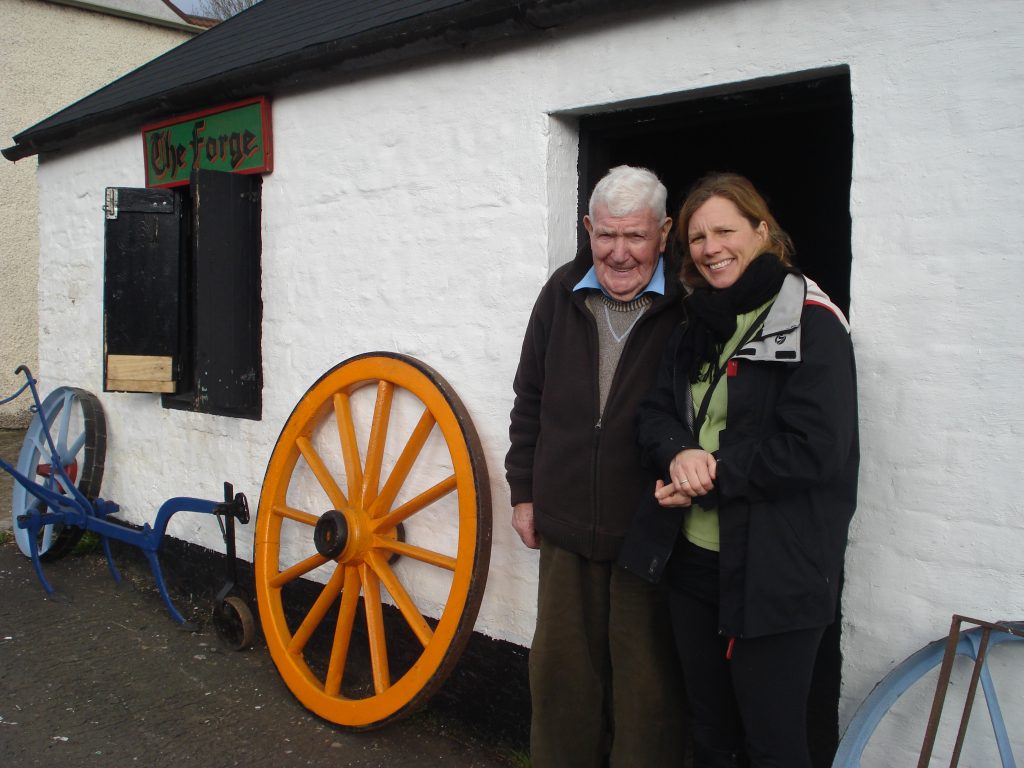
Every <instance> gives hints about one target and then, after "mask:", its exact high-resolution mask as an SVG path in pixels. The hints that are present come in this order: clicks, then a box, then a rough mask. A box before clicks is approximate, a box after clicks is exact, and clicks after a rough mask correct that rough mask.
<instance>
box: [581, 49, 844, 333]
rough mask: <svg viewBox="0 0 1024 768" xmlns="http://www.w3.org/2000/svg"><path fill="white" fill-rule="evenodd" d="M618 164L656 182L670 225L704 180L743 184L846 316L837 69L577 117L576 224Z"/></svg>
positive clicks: (802, 265) (841, 97)
mask: <svg viewBox="0 0 1024 768" xmlns="http://www.w3.org/2000/svg"><path fill="white" fill-rule="evenodd" d="M623 163H626V164H629V165H641V166H644V167H646V168H650V169H651V170H653V171H655V172H656V173H657V174H658V176H660V177H661V179H662V181H664V182H665V186H667V187H668V191H669V196H668V211H669V215H670V216H672V217H673V218H675V216H676V214H677V213H678V212H679V206H680V205H681V203H682V200H683V198H684V197H685V196H686V191H687V189H688V188H689V187H690V185H691V184H693V182H694V181H696V180H697V179H699V178H700V177H701V176H703V175H704V174H705V173H708V172H710V171H735V172H737V173H741V174H743V175H744V176H746V177H747V178H749V179H750V180H751V181H752V182H753V183H754V186H756V187H757V188H758V190H759V191H760V192H761V194H763V195H764V196H765V197H766V198H767V200H768V204H769V205H770V206H771V209H772V212H773V213H774V214H775V217H776V219H778V221H779V224H781V225H782V228H783V229H785V230H786V231H787V232H788V233H789V234H790V236H791V237H792V238H793V241H794V242H795V243H796V251H797V253H796V261H797V265H798V266H799V267H800V268H801V269H802V270H803V271H804V272H805V273H806V274H807V275H808V276H809V277H811V278H812V279H814V280H816V281H817V282H818V284H819V285H821V287H822V288H823V289H824V290H825V292H826V293H828V294H829V296H831V297H832V300H833V301H834V302H835V303H836V304H838V305H839V306H840V307H841V308H842V309H843V311H844V312H847V314H849V306H850V260H851V251H850V176H851V169H852V163H853V124H852V106H851V98H850V75H849V71H848V70H847V69H846V68H845V67H844V68H842V69H839V70H835V71H830V72H828V73H824V74H823V73H820V72H818V73H815V74H813V75H806V76H803V77H802V78H801V79H796V76H794V77H793V78H788V79H787V81H786V82H777V81H776V82H772V81H768V82H758V83H741V84H733V85H731V86H729V87H728V88H727V89H725V88H723V89H717V91H712V90H708V91H702V92H701V93H699V94H693V95H690V96H687V97H684V100H680V101H675V102H672V103H669V104H662V105H659V106H651V107H642V108H638V109H628V110H622V111H618V112H611V113H605V114H599V115H587V116H585V117H581V118H580V167H579V170H580V194H579V200H580V211H579V214H580V215H579V217H578V220H579V219H582V217H583V214H584V213H586V207H587V201H588V199H589V197H590V190H591V189H593V187H594V184H596V183H597V180H598V179H600V178H601V176H602V175H604V173H605V172H606V171H607V170H608V169H609V168H612V167H614V166H616V165H621V164H623ZM580 231H581V236H582V228H581V230H580Z"/></svg>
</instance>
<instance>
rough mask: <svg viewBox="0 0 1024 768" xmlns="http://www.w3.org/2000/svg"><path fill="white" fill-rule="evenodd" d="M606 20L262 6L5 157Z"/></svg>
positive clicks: (375, 6) (570, 11) (527, 11)
mask: <svg viewBox="0 0 1024 768" xmlns="http://www.w3.org/2000/svg"><path fill="white" fill-rule="evenodd" d="M648 4H652V3H643V2H633V3H630V4H629V5H630V8H628V9H627V10H628V11H632V12H634V13H635V11H636V9H637V7H638V6H641V5H648ZM613 11H619V12H620V13H621V12H623V8H622V5H620V4H619V3H616V2H615V0H262V2H259V3H257V4H255V5H253V6H252V7H250V8H248V9H247V10H245V11H243V12H242V13H240V14H238V15H237V16H234V17H232V18H230V19H227V20H226V21H223V22H221V23H220V24H218V25H217V26H215V27H213V28H212V29H210V30H207V31H206V32H203V33H202V34H200V35H197V36H196V37H194V38H192V39H191V40H188V41H186V42H184V43H182V44H181V45H179V46H178V47H176V48H173V49H171V50H170V51H168V52H167V53H165V54H163V55H162V56H159V57H158V58H156V59H154V60H153V61H150V62H149V63H147V64H144V65H143V66H141V67H139V68H138V69H136V70H134V71H133V72H130V73H128V74H127V75H125V76H124V77H121V78H120V79H118V80H115V81H114V82H112V83H110V84H109V85H106V86H104V87H103V88H101V89H100V90H98V91H96V92H95V93H93V94H91V95H89V96H86V97H85V98H84V99H81V100H80V101H77V102H75V103H74V104H72V105H70V106H68V107H66V108H65V109H63V110H61V111H59V112H57V113H56V114H54V115H51V116H50V117H48V118H46V119H45V120H43V121H41V122H39V123H37V124H36V125H34V126H32V127H31V128H29V129H27V130H25V131H22V132H21V133H19V134H17V135H16V136H14V141H15V144H14V146H12V147H8V148H7V149H4V150H3V155H4V157H6V158H7V159H8V160H18V159H21V158H24V157H29V156H31V155H34V154H38V153H40V152H48V151H53V150H57V149H61V148H64V147H67V146H71V145H74V144H80V143H84V142H86V141H90V140H94V139H97V138H100V137H101V136H102V135H103V133H104V130H105V129H108V128H109V127H110V126H111V125H114V124H118V123H120V124H124V123H129V122H130V123H134V124H141V123H144V122H148V121H152V120H155V119H160V118H163V117H170V116H172V115H175V114H180V113H185V112H190V111H193V110H195V109H197V108H200V107H202V106H205V105H207V104H209V103H217V102H224V101H233V100H237V99H240V98H243V97H247V96H253V95H257V94H261V93H266V92H267V90H268V89H269V88H270V86H271V85H272V84H274V83H278V82H280V81H282V80H284V79H286V78H294V77H295V75H296V74H297V73H298V72H302V71H309V70H316V69H327V68H330V67H338V66H345V65H349V66H350V67H351V69H353V70H356V69H362V68H365V67H369V66H374V65H380V64H385V63H394V62H397V61H402V60H408V59H411V58H414V57H420V56H424V55H428V54H430V53H437V52H441V51H452V50H459V49H463V48H465V47H467V46H469V45H476V44H480V43H484V42H489V41H493V40H499V39H508V38H511V37H515V36H520V35H523V34H529V33H537V32H542V31H544V30H546V29H548V28H550V27H553V26H558V25H563V24H566V23H569V22H572V21H576V20H578V19H581V18H585V17H587V16H590V15H595V14H597V13H609V12H613Z"/></svg>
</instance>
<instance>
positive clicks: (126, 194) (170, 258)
mask: <svg viewBox="0 0 1024 768" xmlns="http://www.w3.org/2000/svg"><path fill="white" fill-rule="evenodd" d="M105 211H106V223H105V246H104V251H105V255H104V284H103V285H104V287H103V346H104V353H103V374H104V375H103V381H104V384H103V389H104V391H127V392H175V391H176V390H177V387H178V384H179V381H180V374H181V354H182V351H181V348H180V346H179V341H180V339H181V330H182V329H181V316H180V314H179V306H180V304H179V302H180V298H181V292H182V280H183V274H182V271H181V267H182V263H183V259H182V254H181V243H182V238H183V230H182V226H183V221H182V215H181V204H180V199H179V197H178V196H177V195H176V194H175V193H174V192H172V191H170V190H166V189H129V188H115V187H110V188H108V189H107V191H106V205H105Z"/></svg>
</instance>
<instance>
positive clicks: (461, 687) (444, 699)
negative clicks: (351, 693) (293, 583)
mask: <svg viewBox="0 0 1024 768" xmlns="http://www.w3.org/2000/svg"><path fill="white" fill-rule="evenodd" d="M111 546H112V548H113V553H114V560H115V562H117V563H119V564H122V563H132V564H135V566H136V567H137V568H138V569H140V570H142V571H146V572H148V570H149V566H148V563H146V560H145V557H144V556H143V554H142V551H141V550H140V549H138V548H136V547H131V546H127V545H123V544H119V543H118V542H111ZM160 565H161V567H162V568H163V571H164V578H165V579H166V581H167V586H168V589H169V590H170V592H171V595H172V597H175V598H177V599H179V600H181V604H179V605H178V609H179V610H181V611H182V612H183V613H186V611H185V604H184V603H185V599H186V598H187V600H188V602H189V603H192V604H195V605H197V606H199V607H200V609H201V608H202V606H203V605H204V604H206V605H207V606H209V610H211V611H212V609H213V600H214V598H215V597H216V595H217V593H218V592H219V591H220V589H221V588H222V587H223V586H224V584H225V581H226V578H227V567H228V566H227V557H226V556H225V555H224V554H223V553H222V552H214V551H212V550H209V549H206V548H205V547H201V546H198V545H196V544H190V543H188V542H185V541H181V540H180V539H173V538H171V537H169V536H168V537H165V538H164V540H163V546H162V549H161V552H160ZM237 580H238V586H239V587H240V588H241V589H242V590H243V591H244V592H245V593H246V594H247V595H248V596H249V597H250V598H251V599H250V604H251V607H252V609H253V613H254V615H257V616H258V614H257V610H256V600H255V595H256V589H255V581H254V576H253V567H252V563H248V562H246V561H244V560H237ZM308 591H309V592H310V594H315V592H316V587H315V586H313V585H312V584H310V585H309V588H308ZM310 602H311V600H310ZM329 620H330V619H329V618H328V620H327V621H329ZM402 621H403V620H402V619H401V618H399V617H397V612H396V616H395V617H394V623H395V624H398V623H400V622H402ZM386 622H388V624H389V625H390V621H389V620H388V618H386ZM401 634H402V633H396V634H395V637H400V636H401ZM388 637H389V642H391V639H392V635H391V634H389V635H388ZM260 643H261V644H262V636H260ZM353 646H354V647H355V646H361V647H366V644H365V643H364V642H357V643H353ZM264 647H265V646H264ZM392 650H395V649H394V648H392ZM527 652H528V649H526V648H523V647H522V646H518V645H515V644H513V643H509V642H505V641H502V640H493V639H491V638H488V637H485V636H484V635H481V634H479V633H476V632H474V633H473V635H472V637H471V638H470V640H469V643H468V644H467V646H466V649H465V651H463V654H462V657H461V659H460V661H459V663H458V664H457V665H456V667H455V670H454V671H453V672H452V674H451V676H450V677H449V678H448V680H447V681H446V682H445V684H444V685H443V686H442V687H441V688H440V690H439V691H438V692H437V693H436V694H435V695H434V696H433V698H432V699H430V701H429V702H428V704H427V705H426V706H427V709H428V710H429V711H430V712H431V713H432V714H434V715H437V716H439V717H443V718H446V719H451V720H452V721H454V722H456V723H458V725H459V727H460V728H464V729H465V730H466V732H467V733H468V735H469V736H471V737H473V738H477V739H481V740H485V741H487V742H489V743H491V744H493V745H496V746H498V747H501V748H505V749H507V750H510V751H522V752H526V751H528V750H529V730H530V691H529V683H528V679H527V668H526V660H527ZM397 653H398V654H399V655H401V653H402V651H401V649H400V648H399V649H397Z"/></svg>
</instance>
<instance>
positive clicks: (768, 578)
mask: <svg viewBox="0 0 1024 768" xmlns="http://www.w3.org/2000/svg"><path fill="white" fill-rule="evenodd" d="M677 238H678V239H679V241H680V245H681V246H682V251H683V272H682V281H683V283H684V285H685V287H686V288H687V290H688V291H689V294H688V295H687V297H686V299H685V300H684V304H685V307H686V314H687V321H686V323H684V325H683V326H681V327H680V328H679V329H678V330H677V332H676V333H675V335H674V336H673V337H672V339H671V340H670V342H669V346H668V348H667V350H666V353H665V356H664V358H663V360H662V363H661V367H660V369H659V372H658V379H657V383H656V386H655V388H654V389H653V390H652V392H651V393H650V394H649V396H648V398H647V399H646V400H645V401H644V403H643V405H642V406H641V409H640V420H639V431H638V435H639V441H640V445H641V448H642V451H643V455H644V460H645V461H646V462H647V463H648V464H649V465H650V466H651V467H652V468H653V469H655V470H656V471H657V472H658V474H659V475H660V476H662V477H663V478H664V481H661V480H659V481H658V482H657V484H656V487H655V498H656V499H657V502H658V504H660V505H661V506H662V507H667V508H678V509H680V510H681V511H682V523H681V531H680V533H679V536H678V538H677V540H676V543H675V546H674V549H673V552H672V554H671V557H670V559H669V563H668V567H667V570H666V578H667V580H668V582H669V586H670V588H671V601H670V606H671V612H672V622H673V628H674V630H675V634H676V647H677V650H678V652H679V657H680V660H681V661H682V664H683V668H684V671H685V673H686V689H687V695H688V696H689V699H690V706H691V710H692V714H693V726H694V742H695V751H696V762H695V765H696V766H698V767H699V768H708V767H711V766H740V765H748V764H752V765H754V766H784V767H785V768H799V767H800V766H810V765H811V762H810V756H809V752H808V748H807V733H806V709H807V696H808V692H809V690H810V681H811V672H812V669H813V667H814V660H815V656H816V654H817V649H818V644H819V643H820V641H821V637H822V634H823V632H824V629H825V626H826V625H828V624H830V623H831V622H832V621H833V619H834V618H835V615H836V598H837V590H838V584H839V578H840V573H841V571H842V566H843V554H844V551H845V548H846V537H847V528H848V525H849V521H850V518H851V516H852V515H853V510H854V507H855V504H856V491H857V467H858V462H859V447H858V437H857V401H856V377H855V370H854V360H853V350H852V346H851V344H850V336H849V326H848V325H847V322H846V318H845V317H844V316H843V314H842V312H841V311H840V310H839V309H838V308H836V307H835V306H834V305H833V304H832V302H831V301H829V299H828V297H827V296H825V294H824V293H822V292H821V290H820V289H819V288H818V287H817V286H816V285H815V284H814V283H813V282H812V281H810V280H808V279H807V278H805V277H803V276H802V275H800V273H799V272H797V271H796V270H795V269H794V268H793V266H792V262H791V261H790V258H791V255H792V251H793V246H792V242H791V241H790V239H789V236H788V235H786V233H785V232H783V231H782V229H780V228H779V225H778V223H777V222H776V221H775V218H774V217H773V216H772V214H771V212H770V211H769V210H768V206H767V204H766V203H765V201H764V199H763V198H762V197H761V195H760V194H758V192H757V191H756V190H755V189H754V187H753V185H751V183H750V182H749V181H748V180H747V179H745V178H743V177H741V176H737V175H734V174H714V175H711V176H708V177H705V178H704V179H702V180H701V181H699V182H698V183H697V184H696V186H695V187H694V188H693V189H692V190H691V191H690V193H689V195H688V196H687V198H686V201H685V202H684V203H683V206H682V209H681V211H680V213H679V226H678V230H677ZM663 512H665V510H663ZM665 513H666V514H667V512H665Z"/></svg>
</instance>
